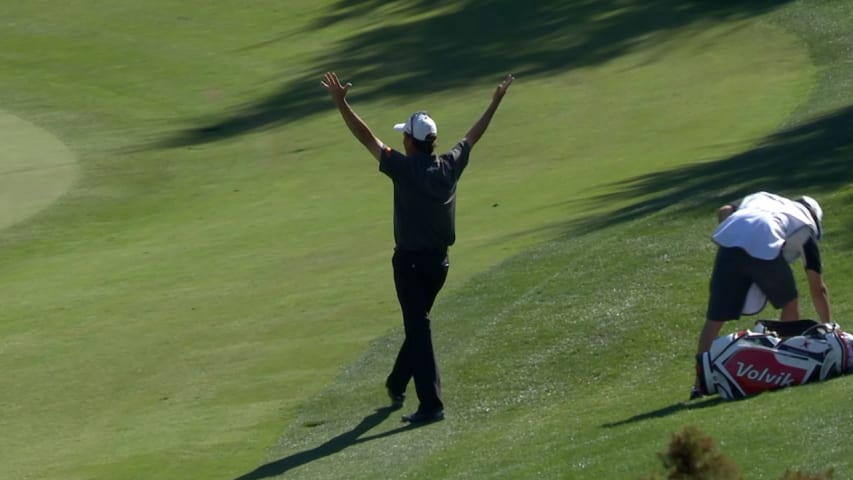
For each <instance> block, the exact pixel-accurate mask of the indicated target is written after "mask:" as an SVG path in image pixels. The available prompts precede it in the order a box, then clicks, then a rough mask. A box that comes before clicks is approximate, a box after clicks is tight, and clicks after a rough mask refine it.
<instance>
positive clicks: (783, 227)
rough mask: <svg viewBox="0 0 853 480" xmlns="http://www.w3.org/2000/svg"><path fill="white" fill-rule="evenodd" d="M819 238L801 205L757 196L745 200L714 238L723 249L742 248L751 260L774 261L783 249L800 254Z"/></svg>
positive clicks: (762, 193)
mask: <svg viewBox="0 0 853 480" xmlns="http://www.w3.org/2000/svg"><path fill="white" fill-rule="evenodd" d="M804 229H806V230H804ZM816 234H817V226H816V225H814V220H812V218H811V215H809V213H808V211H807V210H806V209H805V207H803V206H802V205H801V204H800V203H799V202H795V201H793V200H788V199H787V198H785V197H780V196H779V195H775V194H772V193H767V192H758V193H754V194H752V195H749V196H747V197H744V199H743V201H741V203H740V205H738V208H737V210H735V212H734V213H732V214H731V215H730V216H729V217H728V218H726V219H725V220H723V222H722V223H720V225H719V226H718V227H717V229H716V230H715V231H714V234H713V235H712V238H713V240H714V242H715V243H717V245H720V246H722V247H740V248H743V249H744V250H746V252H747V253H748V254H749V255H750V256H751V257H754V258H760V259H762V260H772V259H774V258H776V257H777V256H779V253H780V252H781V251H782V247H783V246H784V247H785V250H786V251H787V250H791V251H792V252H799V251H801V250H802V247H803V244H805V243H806V241H807V240H808V239H809V238H810V237H812V236H813V235H816ZM786 242H787V243H788V244H787V245H786ZM786 257H788V255H786ZM794 258H795V257H794ZM790 260H791V259H789V261H790Z"/></svg>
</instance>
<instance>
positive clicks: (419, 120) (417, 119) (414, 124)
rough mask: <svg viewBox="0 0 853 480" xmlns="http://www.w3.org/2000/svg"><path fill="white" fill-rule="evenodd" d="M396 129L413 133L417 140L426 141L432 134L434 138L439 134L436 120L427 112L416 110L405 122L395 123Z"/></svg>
mask: <svg viewBox="0 0 853 480" xmlns="http://www.w3.org/2000/svg"><path fill="white" fill-rule="evenodd" d="M394 130H396V131H398V132H403V133H406V134H409V135H411V136H412V137H414V138H415V140H420V141H424V140H427V138H428V137H429V136H430V135H432V137H433V139H434V138H435V136H436V135H438V127H437V126H436V125H435V120H433V119H432V117H430V116H429V114H428V113H427V112H415V113H413V114H412V116H411V117H409V119H408V120H406V121H405V122H404V123H398V124H396V125H394Z"/></svg>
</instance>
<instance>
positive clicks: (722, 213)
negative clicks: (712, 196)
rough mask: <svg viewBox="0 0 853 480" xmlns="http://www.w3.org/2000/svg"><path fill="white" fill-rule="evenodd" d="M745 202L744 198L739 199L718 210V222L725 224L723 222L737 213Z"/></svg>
mask: <svg viewBox="0 0 853 480" xmlns="http://www.w3.org/2000/svg"><path fill="white" fill-rule="evenodd" d="M741 201H743V198H739V199H737V200H735V201H734V202H730V203H727V204H725V205H723V206H722V207H720V208H719V210H717V222H719V223H723V220H725V219H727V218H729V216H730V215H731V214H733V213H735V212H736V211H737V208H738V205H740V202H741Z"/></svg>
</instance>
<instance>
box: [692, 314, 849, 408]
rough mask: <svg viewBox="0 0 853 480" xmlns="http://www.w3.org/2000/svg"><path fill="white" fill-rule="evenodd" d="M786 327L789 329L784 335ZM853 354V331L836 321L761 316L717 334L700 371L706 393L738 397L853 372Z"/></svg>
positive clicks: (701, 358) (702, 358) (699, 365)
mask: <svg viewBox="0 0 853 480" xmlns="http://www.w3.org/2000/svg"><path fill="white" fill-rule="evenodd" d="M791 327H795V329H796V328H797V327H801V328H799V331H798V332H796V331H794V332H792V331H790V330H791ZM783 330H789V331H788V332H784V333H782V335H780V333H781V332H782V331H783ZM783 335H784V336H783ZM851 354H853V335H851V334H849V333H846V332H843V331H842V330H841V328H840V327H839V326H838V324H837V323H816V322H814V321H811V320H808V321H800V322H796V324H794V323H786V322H774V321H767V320H759V321H757V322H756V326H755V327H754V328H753V329H750V330H742V331H739V332H736V333H732V334H729V335H725V336H722V337H719V338H717V339H716V340H714V343H713V344H712V345H711V349H710V350H709V351H707V352H705V353H703V354H702V355H700V356H698V357H697V358H696V362H697V365H696V371H697V374H698V376H699V384H700V387H699V388H700V390H701V391H702V393H703V394H705V395H711V394H714V393H718V394H720V396H721V397H723V398H726V399H737V398H743V397H748V396H750V395H756V394H758V393H761V392H764V391H766V390H775V389H778V388H784V387H790V386H794V385H802V384H804V383H809V382H817V381H823V380H826V379H828V378H832V377H836V376H839V375H844V374H847V373H853V365H851V361H850V357H851Z"/></svg>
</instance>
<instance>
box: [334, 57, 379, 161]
mask: <svg viewBox="0 0 853 480" xmlns="http://www.w3.org/2000/svg"><path fill="white" fill-rule="evenodd" d="M320 84H321V85H323V88H325V89H326V90H328V92H329V96H331V97H332V101H333V102H335V106H337V107H338V111H340V112H341V117H343V119H344V123H346V124H347V127H348V128H349V130H350V132H352V134H353V136H354V137H355V138H356V140H358V141H359V143H361V144H362V145H364V147H365V148H367V150H368V151H369V152H370V154H371V155H373V158H375V159H376V160H377V161H378V160H379V158H380V155H381V154H382V147H383V146H384V144H383V143H382V141H381V140H379V139H378V138H376V135H374V134H373V132H372V131H371V130H370V127H368V126H367V124H366V123H365V122H364V120H362V119H361V117H359V116H358V115H357V114H356V113H355V111H353V109H352V107H350V105H349V103H348V102H347V98H346V97H347V92H349V89H350V88H351V87H352V84H351V83H346V84H343V85H342V84H341V82H340V80H339V79H338V76H337V75H336V74H335V73H334V72H327V73H326V75H324V77H323V81H321V82H320Z"/></svg>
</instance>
